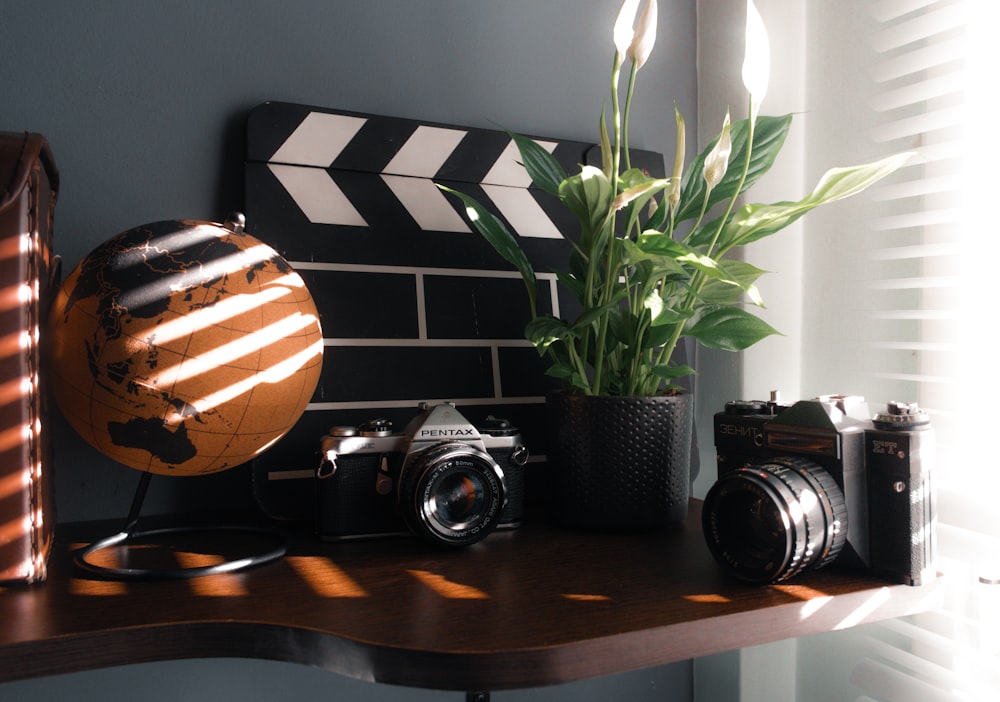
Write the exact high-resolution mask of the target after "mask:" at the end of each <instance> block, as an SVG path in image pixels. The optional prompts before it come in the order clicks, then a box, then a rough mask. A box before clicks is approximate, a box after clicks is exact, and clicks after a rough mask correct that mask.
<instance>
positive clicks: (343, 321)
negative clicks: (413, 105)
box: [245, 102, 663, 518]
mask: <svg viewBox="0 0 1000 702" xmlns="http://www.w3.org/2000/svg"><path fill="white" fill-rule="evenodd" d="M537 141H538V142H539V143H540V144H542V145H543V146H544V147H545V148H546V149H548V150H549V151H550V153H552V154H553V156H555V158H556V159H557V160H558V161H559V162H560V163H561V164H562V165H563V167H564V168H565V169H566V171H567V173H575V172H577V170H578V169H579V164H580V163H584V162H594V161H595V156H596V159H597V160H596V162H597V163H599V162H600V161H599V159H600V155H599V153H596V154H595V153H594V152H597V151H599V150H598V149H596V148H595V147H594V145H593V144H586V143H581V142H573V141H561V140H554V139H537ZM519 160H520V156H519V154H518V151H517V148H516V146H515V144H514V142H513V141H512V140H511V138H510V136H509V135H508V134H507V133H506V132H504V131H501V130H485V129H468V128H462V127H456V126H451V125H444V124H428V123H422V122H417V121H414V120H410V119H400V118H396V117H383V116H377V115H367V114H359V113H353V112H344V111H340V110H332V109H323V108H316V107H308V106H304V105H295V104H288V103H278V102H269V103H265V104H263V105H260V106H259V107H257V108H256V109H255V110H253V111H252V112H251V114H250V116H249V118H248V125H247V160H246V203H245V210H246V216H247V231H248V232H249V233H251V234H253V235H254V236H256V237H257V238H259V239H261V240H263V241H265V242H267V243H268V244H270V245H271V246H273V247H274V248H275V249H277V250H278V251H279V252H280V253H281V254H282V255H283V256H284V257H285V258H286V259H287V260H288V261H289V263H291V265H292V266H293V268H295V269H296V271H298V272H299V274H300V275H302V277H303V278H304V279H305V281H306V284H307V285H308V286H309V289H310V292H311V293H312V295H313V298H314V300H315V302H316V306H317V308H318V310H319V313H320V321H321V324H322V328H323V334H324V337H325V340H324V343H325V347H324V357H323V372H322V376H321V378H320V381H319V385H318V387H317V389H316V392H315V395H314V396H313V399H312V402H311V403H310V405H309V406H308V408H307V410H306V412H305V414H304V415H303V417H302V419H301V420H299V422H298V424H297V425H296V426H295V428H294V429H293V430H292V431H291V432H289V434H288V435H287V436H286V437H284V438H283V439H282V440H281V441H280V442H279V443H278V444H276V445H275V446H274V447H272V448H271V449H270V450H269V451H268V452H266V453H264V454H262V455H261V456H260V457H259V458H257V459H256V460H255V461H254V467H253V479H254V490H255V494H256V495H257V498H258V501H259V502H260V503H261V506H262V507H263V508H264V510H265V511H266V512H268V513H270V514H271V515H272V516H275V517H285V518H300V517H302V518H304V517H308V516H309V515H310V514H311V510H312V497H311V496H312V480H311V479H312V475H313V472H314V470H315V468H316V465H317V462H318V460H319V459H318V447H319V441H320V438H321V437H322V436H323V434H325V433H326V432H327V430H328V429H329V428H330V427H331V426H334V425H356V424H359V423H361V422H363V421H366V420H369V419H374V418H377V417H382V418H386V419H389V420H391V421H392V422H393V424H394V427H395V428H396V429H397V430H401V429H402V428H403V427H404V426H405V425H406V423H407V422H408V421H409V420H410V419H411V418H412V417H413V416H414V415H415V414H416V413H417V411H418V409H417V408H418V405H419V403H421V402H429V403H438V402H454V403H455V405H456V407H457V408H458V409H459V411H461V412H462V414H463V415H464V416H465V417H466V418H468V419H469V420H470V421H471V422H473V423H474V424H475V423H478V422H481V421H482V420H483V419H484V418H485V417H487V416H488V415H491V414H492V415H494V416H497V417H505V418H507V419H509V420H510V421H511V422H513V424H514V425H516V426H517V427H519V428H520V429H521V433H522V434H523V436H524V439H525V443H526V444H527V445H528V448H529V450H530V451H531V453H532V455H533V456H535V457H536V458H541V457H544V453H545V441H544V439H545V436H544V434H545V432H544V402H545V394H546V392H548V391H549V390H551V389H553V388H555V387H556V384H555V381H553V380H552V379H551V378H549V377H547V376H546V375H545V373H544V371H545V368H546V364H545V361H544V359H540V358H539V356H538V353H537V351H536V350H535V349H534V347H533V346H531V344H530V343H528V342H527V341H526V340H525V339H524V326H525V324H526V323H527V322H528V320H529V308H528V298H527V294H526V292H525V288H524V283H523V282H522V281H521V278H520V275H519V274H518V273H517V272H516V271H515V270H513V268H512V267H511V266H510V264H508V263H507V262H506V261H505V260H503V259H502V258H501V257H500V256H499V255H498V254H497V253H496V252H495V251H494V250H493V249H492V247H491V246H490V245H489V244H488V243H487V242H486V241H485V240H484V239H483V238H482V237H481V236H480V235H479V234H478V233H476V232H475V231H474V230H473V229H472V228H471V226H470V224H469V223H468V221H467V220H466V218H465V214H464V212H463V208H462V206H461V205H460V203H459V202H458V201H457V200H456V199H455V198H453V197H450V196H447V195H445V194H444V193H443V192H441V191H440V190H439V189H438V188H437V187H436V185H435V184H436V183H440V184H442V185H447V186H449V187H451V188H454V189H456V190H459V191H462V192H465V193H467V194H469V195H472V196H473V197H475V198H477V199H478V200H479V201H480V202H482V203H484V204H485V205H487V207H490V206H492V209H493V211H494V212H495V213H496V214H498V215H499V216H500V217H501V218H502V219H503V220H504V221H505V222H506V223H507V225H508V227H509V228H510V230H511V231H512V232H515V233H516V235H517V236H518V237H519V242H520V244H521V246H522V248H523V249H524V251H525V253H526V254H527V256H528V258H529V260H530V261H531V263H532V265H533V266H534V268H535V271H536V273H537V275H538V279H539V281H538V282H539V294H538V307H539V310H541V311H551V312H553V313H555V314H557V315H560V314H562V316H569V317H572V313H573V309H572V306H573V305H574V304H575V301H574V300H572V299H571V298H570V297H569V296H566V295H560V293H559V291H558V290H557V286H556V275H555V273H554V271H555V270H558V269H560V268H564V267H565V265H566V261H567V256H568V246H569V245H568V244H567V242H566V241H565V240H564V238H563V234H564V233H565V234H567V235H569V236H576V232H577V231H578V227H577V223H576V220H575V218H574V217H573V216H572V214H571V213H570V212H569V211H568V210H567V209H566V208H564V207H563V206H562V205H561V204H560V203H559V202H558V201H557V200H556V199H555V198H553V197H551V196H550V195H548V194H547V193H545V192H543V191H541V190H539V189H537V188H535V187H534V186H533V185H532V183H531V179H530V177H529V176H528V174H527V172H526V171H525V170H524V168H523V167H522V166H521V165H520V163H519ZM632 160H633V164H634V165H640V166H641V167H643V168H646V169H647V170H649V172H650V173H652V174H653V175H662V174H663V158H662V156H661V155H658V154H654V153H651V152H635V151H633V155H632ZM528 471H529V472H528V478H527V480H528V487H529V494H530V488H531V467H530V466H529V469H528Z"/></svg>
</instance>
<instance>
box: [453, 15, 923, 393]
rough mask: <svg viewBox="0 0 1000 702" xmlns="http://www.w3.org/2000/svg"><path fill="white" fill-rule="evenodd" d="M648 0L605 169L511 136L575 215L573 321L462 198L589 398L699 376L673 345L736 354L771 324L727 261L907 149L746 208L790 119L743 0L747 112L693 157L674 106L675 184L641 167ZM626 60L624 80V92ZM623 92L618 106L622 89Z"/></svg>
mask: <svg viewBox="0 0 1000 702" xmlns="http://www.w3.org/2000/svg"><path fill="white" fill-rule="evenodd" d="M639 3H640V0H625V2H624V3H623V5H622V7H621V10H620V11H619V14H618V17H617V20H616V22H615V26H614V45H615V53H614V60H613V65H612V70H611V96H610V97H611V110H610V117H608V116H607V115H606V110H602V114H601V119H600V138H601V153H602V167H601V168H597V167H594V166H589V165H584V166H582V167H581V168H580V171H579V172H578V173H575V174H573V175H567V174H566V173H565V171H564V170H563V168H562V167H561V165H560V164H559V163H558V162H557V161H556V160H555V158H553V157H552V156H551V155H550V154H549V152H548V151H546V150H545V149H544V148H542V147H541V146H539V145H538V144H537V143H535V142H534V141H532V140H531V139H528V138H526V137H523V136H520V135H517V134H511V137H512V138H513V139H514V141H515V143H516V144H517V147H518V149H519V151H520V155H521V160H522V164H523V166H524V168H525V169H526V170H527V171H528V173H529V175H530V176H531V178H532V180H533V181H534V183H535V185H537V186H538V187H539V188H541V189H543V190H544V191H546V192H547V193H549V194H551V195H552V196H554V197H557V198H558V199H559V200H560V201H561V202H562V203H563V204H564V205H565V206H566V207H568V208H569V209H570V210H571V211H572V212H573V214H574V215H575V216H576V218H577V219H578V220H579V223H580V229H579V233H578V235H576V236H570V237H567V240H568V241H569V244H570V255H569V262H568V269H567V270H563V271H558V272H557V275H558V277H559V280H560V282H561V283H562V284H563V285H564V286H565V287H566V288H567V289H568V290H569V291H571V292H572V294H573V295H575V296H576V298H577V299H578V300H579V302H580V304H581V306H582V312H581V313H580V315H579V316H578V317H577V318H576V319H573V320H566V319H559V318H556V317H554V316H553V315H551V314H546V313H540V312H539V310H538V308H537V303H536V298H537V292H536V291H537V282H536V278H535V273H534V270H533V269H532V266H531V264H530V262H529V261H528V259H527V257H526V256H525V254H524V252H523V251H522V250H521V248H520V247H519V245H518V243H517V239H516V237H515V236H514V235H512V234H511V232H510V231H509V230H508V229H507V227H506V226H505V225H504V223H503V222H502V221H501V220H500V219H498V218H497V217H495V216H494V215H493V214H492V213H491V212H490V211H489V210H487V209H486V208H485V207H483V205H481V204H480V203H479V202H477V201H476V200H474V199H473V198H471V197H469V196H467V195H465V194H463V193H460V192H457V191H454V190H451V189H448V188H444V186H440V187H442V189H444V190H446V191H447V192H450V193H452V194H453V195H455V196H456V197H458V198H460V199H461V200H462V201H463V203H464V205H465V207H466V212H467V214H468V216H469V218H470V220H471V222H472V224H473V225H474V226H475V228H476V229H477V230H478V231H479V233H480V234H482V235H483V236H484V237H485V238H486V239H487V240H488V241H489V242H490V243H491V244H492V245H493V247H494V248H495V249H496V250H497V252H499V253H500V255H501V256H503V257H504V258H505V259H506V260H507V261H509V262H510V263H511V264H512V265H514V266H515V267H516V268H517V270H518V271H519V272H520V274H521V276H522V278H523V279H524V283H525V285H526V287H527V291H528V302H529V304H530V306H531V317H532V319H531V321H530V322H529V323H528V325H527V327H526V329H525V335H526V337H527V338H528V339H529V340H530V341H531V342H532V343H533V344H534V345H535V347H536V348H537V349H538V350H539V352H540V353H543V354H547V356H548V358H549V359H550V361H551V367H550V368H549V370H548V373H549V374H550V375H552V376H555V377H557V378H559V379H561V380H562V381H563V383H564V385H566V386H567V388H568V389H569V390H571V391H572V392H575V393H577V394H584V395H619V396H652V395H657V394H663V393H668V392H671V391H672V390H673V389H674V388H675V387H676V386H674V385H673V384H672V383H673V381H674V380H676V379H677V378H680V377H683V376H685V375H689V374H691V373H694V370H693V369H692V368H691V367H689V366H687V365H676V364H674V363H673V362H672V361H671V358H672V355H673V353H674V350H675V349H676V347H677V344H678V342H679V341H680V340H681V339H682V338H683V337H685V336H689V337H693V338H694V339H696V340H697V341H698V342H700V343H701V344H703V345H704V346H707V347H710V348H716V349H725V350H731V351H738V350H742V349H744V348H747V347H749V346H751V345H753V344H755V343H757V342H758V341H760V340H762V339H764V338H765V337H767V336H769V335H771V334H776V333H777V332H776V330H775V329H773V328H772V327H771V326H770V325H769V324H767V323H766V322H764V321H763V320H761V319H760V318H759V317H757V316H756V315H754V314H752V313H751V312H749V311H748V310H747V309H746V308H747V307H748V306H753V305H756V306H758V307H763V301H762V299H761V296H760V293H759V291H758V290H757V287H756V286H755V281H756V280H757V279H758V278H759V277H760V276H761V275H762V274H763V273H764V271H762V270H761V269H759V268H757V267H755V266H753V265H751V264H750V263H747V262H745V261H743V260H737V259H735V258H732V257H730V256H728V254H731V253H732V252H734V251H735V250H737V249H738V248H739V247H743V246H746V245H747V244H750V243H752V242H755V241H758V240H760V239H763V238H764V237H768V236H771V235H772V234H775V233H776V232H778V231H780V230H782V229H784V228H785V227H787V226H788V225H790V224H792V223H793V222H795V221H796V220H797V219H799V218H800V217H801V216H802V215H804V214H805V213H806V212H808V211H809V210H811V209H813V208H815V207H818V206H819V205H823V204H826V203H829V202H834V201H836V200H841V199H843V198H846V197H849V196H851V195H854V194H856V193H859V192H861V191H862V190H864V189H866V188H867V187H869V186H870V185H872V184H873V183H875V182H876V181H878V180H880V179H881V178H883V177H885V176H887V175H888V174H890V173H891V172H893V171H894V170H896V169H897V168H899V167H900V166H901V165H902V164H903V163H904V162H905V161H906V160H907V159H908V158H909V154H900V155H897V156H893V157H890V158H887V159H884V160H881V161H876V162H873V163H868V164H865V165H861V166H852V167H847V168H834V169H832V170H830V171H828V172H827V173H826V174H825V175H824V176H823V177H822V178H821V179H820V181H819V183H818V184H817V185H816V187H815V189H814V190H813V191H812V192H811V193H809V194H808V195H806V196H805V197H803V198H802V199H800V200H797V201H794V202H776V203H770V204H764V203H753V204H745V205H739V204H738V200H739V198H740V197H741V196H746V195H747V193H748V191H749V190H750V188H751V187H752V186H753V184H754V183H756V182H757V180H758V179H760V177H761V176H762V175H764V174H765V173H766V172H767V171H768V170H769V169H770V168H771V166H772V164H773V163H774V160H775V158H776V156H777V155H778V152H779V151H780V150H781V147H782V145H783V143H784V140H785V136H786V135H787V133H788V129H789V127H790V125H791V116H790V115H786V116H784V117H769V116H763V115H760V114H759V109H760V104H761V101H762V100H763V98H764V94H765V92H766V90H767V81H768V73H769V63H770V59H769V47H768V40H767V33H766V30H765V28H764V23H763V20H762V19H761V17H760V15H759V13H758V12H757V9H756V7H755V6H754V4H753V2H752V0H749V1H748V2H747V20H746V54H745V59H744V63H743V71H742V76H743V83H744V85H745V86H746V89H747V91H748V103H749V104H748V116H747V118H746V119H743V120H740V121H737V122H730V116H729V114H728V113H727V114H726V117H725V120H724V122H723V126H722V131H721V133H720V134H719V136H718V137H717V138H716V139H715V140H714V141H713V142H712V143H711V144H709V145H708V146H707V147H706V148H705V149H704V150H703V151H702V152H701V153H700V154H698V155H697V156H696V157H695V158H694V160H693V161H691V162H690V163H687V162H686V161H685V154H684V144H685V125H684V118H683V117H682V116H681V114H680V112H679V111H678V110H677V109H676V108H675V110H674V113H675V122H676V130H677V150H676V155H675V159H674V166H673V172H672V173H671V175H670V177H669V178H653V177H650V176H649V175H648V174H646V173H644V172H643V171H641V170H639V169H637V168H633V167H632V166H631V163H630V158H629V148H628V125H629V111H630V107H631V104H632V96H633V93H634V90H635V84H636V76H637V74H638V72H639V70H640V69H641V68H642V66H643V65H644V64H645V63H646V60H647V59H648V57H649V55H650V52H651V51H652V48H653V44H654V41H655V38H656V14H657V5H656V0H647V1H646V4H645V6H644V7H643V11H642V13H641V15H640V16H639V19H638V24H637V25H636V27H635V29H634V31H633V24H634V23H635V18H636V15H637V13H638V10H639ZM626 66H627V67H628V73H627V82H626V85H625V87H624V88H622V87H621V86H620V79H621V77H622V73H623V71H624V70H625V68H626ZM622 90H624V104H622V103H621V101H620V99H619V98H620V93H621V92H622Z"/></svg>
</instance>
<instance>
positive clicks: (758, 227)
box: [719, 152, 913, 252]
mask: <svg viewBox="0 0 1000 702" xmlns="http://www.w3.org/2000/svg"><path fill="white" fill-rule="evenodd" d="M912 156H913V153H912V152H907V153H902V154H896V155H895V156H890V157H888V158H884V159H881V160H878V161H873V162H871V163H866V164H862V165H860V166H850V167H847V168H833V169H830V170H829V171H827V172H826V173H825V174H824V175H823V177H822V178H821V179H820V181H819V183H818V184H817V185H816V188H815V189H814V190H813V191H812V192H811V193H809V195H807V196H806V197H804V198H802V199H801V200H799V201H798V202H778V203H774V204H770V205H764V204H752V205H746V206H745V207H742V208H740V209H739V211H737V212H736V213H735V214H734V215H733V217H732V218H731V219H730V221H729V222H728V223H727V224H726V226H725V227H724V228H723V230H722V234H721V236H720V237H719V251H720V252H724V251H726V250H728V249H730V248H732V247H733V246H743V245H745V244H749V243H751V242H753V241H757V240H758V239H763V238H764V237H766V236H770V235H771V234H774V233H776V232H779V231H781V230H782V229H784V228H785V227H787V226H788V225H790V224H792V223H793V222H795V221H796V220H797V219H799V218H800V217H802V215H804V214H805V213H807V212H809V211H810V210H812V209H814V208H816V207H819V206H820V205H825V204H828V203H831V202H835V201H837V200H842V199H844V198H846V197H850V196H852V195H856V194H857V193H860V192H861V191H863V190H865V189H866V188H868V187H870V186H871V185H874V184H875V183H877V182H878V181H879V180H881V179H882V178H885V177H886V176H887V175H889V174H891V173H892V172H894V171H895V170H897V169H898V168H900V167H901V166H902V165H904V164H905V163H906V162H907V161H908V160H909V159H910V158H911V157H912Z"/></svg>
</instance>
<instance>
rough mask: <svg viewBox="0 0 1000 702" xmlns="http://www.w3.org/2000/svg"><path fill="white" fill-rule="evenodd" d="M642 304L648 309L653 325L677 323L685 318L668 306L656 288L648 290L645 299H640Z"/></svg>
mask: <svg viewBox="0 0 1000 702" xmlns="http://www.w3.org/2000/svg"><path fill="white" fill-rule="evenodd" d="M642 305H643V307H645V308H646V309H647V310H649V314H650V324H652V325H653V326H654V327H659V326H662V325H664V324H677V323H678V322H683V321H684V320H685V319H686V316H685V315H684V314H682V313H680V312H678V311H677V310H675V309H672V308H671V307H669V306H668V305H667V303H666V302H665V301H664V300H663V298H662V297H661V296H660V293H659V292H658V291H656V290H650V291H649V294H648V295H647V296H646V299H645V300H643V301H642Z"/></svg>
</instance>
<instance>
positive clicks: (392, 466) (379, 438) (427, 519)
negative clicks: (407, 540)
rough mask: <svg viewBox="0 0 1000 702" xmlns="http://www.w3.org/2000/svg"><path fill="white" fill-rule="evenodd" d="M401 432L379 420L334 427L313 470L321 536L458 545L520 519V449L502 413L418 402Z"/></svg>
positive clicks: (522, 462)
mask: <svg viewBox="0 0 1000 702" xmlns="http://www.w3.org/2000/svg"><path fill="white" fill-rule="evenodd" d="M420 410H421V411H420V414H418V415H417V416H416V417H414V418H413V419H412V420H411V421H410V422H409V424H407V426H406V428H405V429H404V430H403V432H402V433H399V432H393V430H392V423H391V422H388V421H386V420H384V419H376V420H373V421H370V422H366V423H365V424H362V425H361V426H358V427H334V428H333V429H331V430H330V433H329V434H328V435H327V436H324V437H323V439H322V443H321V447H320V453H321V459H320V465H319V467H318V468H317V470H316V479H315V485H316V527H317V531H318V532H319V534H320V536H321V537H322V538H324V539H331V540H335V539H344V538H352V537H355V538H356V537H364V536H378V535H384V534H399V533H407V532H415V533H417V534H419V535H421V536H424V537H425V538H427V539H429V540H430V541H432V542H436V543H439V544H443V545H447V546H465V545H468V544H472V543H475V542H477V541H479V540H481V539H483V538H485V537H486V536H487V535H488V534H490V532H492V531H493V530H494V529H496V528H498V527H508V528H510V527H515V526H518V525H519V524H520V521H521V517H522V514H523V511H524V465H525V463H526V462H527V460H528V450H527V449H526V448H525V447H524V445H523V444H522V442H521V435H520V434H519V433H518V430H517V429H516V428H515V427H513V426H511V424H510V422H508V421H507V420H505V419H497V418H494V417H492V416H491V417H489V418H487V420H486V422H485V423H484V424H483V425H482V426H479V427H475V426H473V425H472V424H470V423H469V422H468V421H467V420H466V419H465V417H463V416H462V415H461V414H460V413H459V412H458V410H457V409H455V407H454V405H451V404H439V405H436V406H433V407H431V406H428V405H426V404H422V405H421V406H420Z"/></svg>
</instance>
